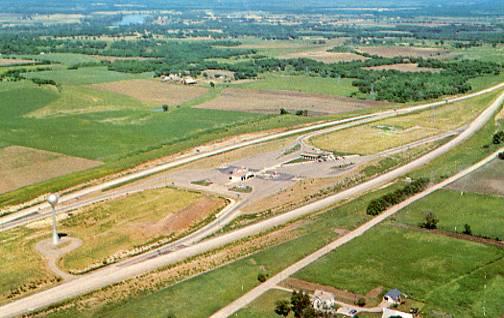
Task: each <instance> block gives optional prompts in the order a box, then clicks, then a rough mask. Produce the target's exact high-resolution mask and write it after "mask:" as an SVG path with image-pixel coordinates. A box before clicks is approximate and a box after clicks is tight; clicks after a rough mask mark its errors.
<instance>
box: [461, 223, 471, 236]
mask: <svg viewBox="0 0 504 318" xmlns="http://www.w3.org/2000/svg"><path fill="white" fill-rule="evenodd" d="M463 233H464V234H467V235H472V230H471V226H470V225H469V224H464V232H463Z"/></svg>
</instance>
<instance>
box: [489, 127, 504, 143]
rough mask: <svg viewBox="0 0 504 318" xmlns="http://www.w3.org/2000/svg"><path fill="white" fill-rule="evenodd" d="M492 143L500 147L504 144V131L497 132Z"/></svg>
mask: <svg viewBox="0 0 504 318" xmlns="http://www.w3.org/2000/svg"><path fill="white" fill-rule="evenodd" d="M492 142H493V144H494V145H500V144H502V143H504V131H502V130H501V131H499V132H497V133H496V134H495V135H494V136H493V138H492Z"/></svg>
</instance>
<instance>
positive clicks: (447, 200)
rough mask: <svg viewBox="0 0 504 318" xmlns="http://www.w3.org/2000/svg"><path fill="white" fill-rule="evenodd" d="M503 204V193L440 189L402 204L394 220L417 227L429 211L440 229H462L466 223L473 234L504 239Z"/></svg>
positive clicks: (459, 231) (453, 230)
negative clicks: (407, 204)
mask: <svg viewBox="0 0 504 318" xmlns="http://www.w3.org/2000/svg"><path fill="white" fill-rule="evenodd" d="M503 206H504V198H503V197H495V196H489V195H483V194H477V193H471V192H464V193H463V194H462V193H461V192H459V191H453V190H440V191H437V192H435V193H433V194H431V195H429V196H428V197H426V198H424V199H422V200H420V201H417V202H415V203H414V204H412V205H410V206H408V207H407V208H405V209H404V210H403V211H401V213H400V214H399V215H398V217H397V220H398V221H399V222H401V223H405V224H409V225H411V226H415V227H416V226H418V224H420V223H421V222H422V221H423V220H424V218H425V214H426V213H427V212H429V211H430V212H432V213H434V214H435V215H436V217H437V218H438V219H439V223H438V228H439V229H441V230H443V231H449V232H458V233H461V232H462V231H463V230H464V224H469V225H470V226H471V229H472V232H473V234H474V235H477V236H487V237H491V238H496V237H498V238H500V239H504V213H503Z"/></svg>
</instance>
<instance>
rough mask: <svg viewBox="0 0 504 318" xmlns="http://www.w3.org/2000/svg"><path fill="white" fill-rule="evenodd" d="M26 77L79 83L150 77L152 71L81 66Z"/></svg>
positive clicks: (70, 83) (63, 82) (72, 83)
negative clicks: (134, 72) (140, 71)
mask: <svg viewBox="0 0 504 318" xmlns="http://www.w3.org/2000/svg"><path fill="white" fill-rule="evenodd" d="M24 76H25V77H26V78H41V79H47V80H53V81H55V82H56V83H58V84H67V85H79V84H98V83H105V82H114V81H122V80H128V79H146V78H152V73H142V74H128V73H119V72H113V71H109V70H108V69H107V67H104V66H98V67H83V68H79V69H77V70H68V69H58V70H52V71H42V72H32V73H25V74H24Z"/></svg>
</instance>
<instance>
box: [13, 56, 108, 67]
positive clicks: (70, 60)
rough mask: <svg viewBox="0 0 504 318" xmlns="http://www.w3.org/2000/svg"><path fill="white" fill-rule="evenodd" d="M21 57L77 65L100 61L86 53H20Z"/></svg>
mask: <svg viewBox="0 0 504 318" xmlns="http://www.w3.org/2000/svg"><path fill="white" fill-rule="evenodd" d="M19 57H20V58H29V59H34V60H42V61H51V62H53V63H61V64H64V65H68V66H71V65H75V64H79V63H91V62H99V61H98V60H97V59H96V58H94V57H92V56H90V55H85V54H74V53H48V54H44V55H20V56H19Z"/></svg>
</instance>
